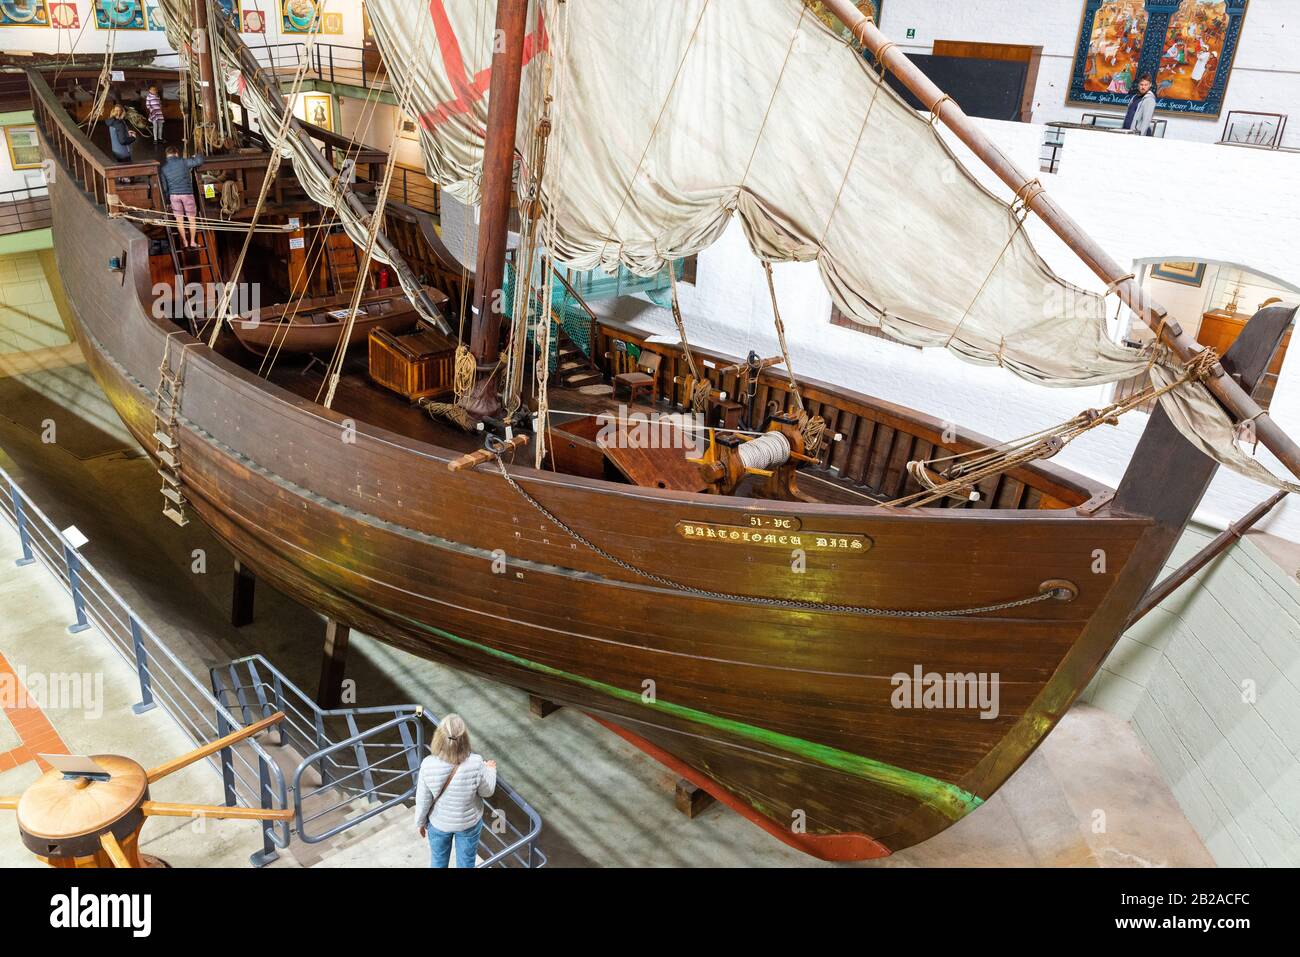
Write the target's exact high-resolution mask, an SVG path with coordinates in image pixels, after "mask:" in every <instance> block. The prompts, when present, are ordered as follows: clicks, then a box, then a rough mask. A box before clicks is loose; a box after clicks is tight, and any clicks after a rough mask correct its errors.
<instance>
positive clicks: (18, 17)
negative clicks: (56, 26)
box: [0, 0, 50, 27]
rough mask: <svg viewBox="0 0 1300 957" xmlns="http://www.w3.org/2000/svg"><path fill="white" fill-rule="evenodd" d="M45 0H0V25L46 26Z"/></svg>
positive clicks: (47, 18)
mask: <svg viewBox="0 0 1300 957" xmlns="http://www.w3.org/2000/svg"><path fill="white" fill-rule="evenodd" d="M49 25H50V11H49V10H48V9H46V6H45V0H0V27H48V26H49Z"/></svg>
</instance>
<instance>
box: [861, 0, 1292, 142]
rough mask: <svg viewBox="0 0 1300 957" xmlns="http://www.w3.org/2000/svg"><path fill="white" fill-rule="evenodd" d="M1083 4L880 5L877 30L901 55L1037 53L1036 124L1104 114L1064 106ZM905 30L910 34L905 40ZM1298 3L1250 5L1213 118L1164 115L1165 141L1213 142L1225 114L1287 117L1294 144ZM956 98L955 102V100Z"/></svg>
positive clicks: (1278, 0)
mask: <svg viewBox="0 0 1300 957" xmlns="http://www.w3.org/2000/svg"><path fill="white" fill-rule="evenodd" d="M1083 9H1084V0H961V2H959V3H954V2H953V0H886V2H885V5H884V10H883V12H882V14H881V24H880V26H881V30H882V31H883V32H884V33H885V34H886V35H887V36H888V37H889V38H890V39H891V40H894V41H896V42H897V43H899V45H900V46H901V47H902V49H903V50H904V52H908V51H910V52H915V53H929V52H931V50H933V48H934V41H935V40H978V41H982V42H985V43H1019V44H1028V45H1030V46H1041V47H1042V48H1043V60H1042V65H1041V67H1040V69H1039V76H1038V86H1037V87H1036V88H1035V91H1034V122H1036V123H1051V122H1053V121H1055V120H1072V121H1077V120H1078V119H1079V118H1080V117H1081V116H1082V115H1083V114H1084V113H1105V112H1110V111H1113V110H1115V108H1114V107H1111V108H1110V109H1109V110H1108V109H1106V108H1101V107H1097V106H1093V105H1087V106H1082V107H1080V106H1072V105H1067V104H1066V97H1067V95H1068V94H1069V89H1070V72H1071V70H1072V68H1073V64H1074V49H1075V44H1076V42H1077V41H1078V37H1079V27H1080V24H1081V22H1082V18H1083ZM908 29H915V30H916V37H915V38H913V39H910V40H909V39H906V36H907V31H908ZM1298 41H1300V0H1264V2H1262V3H1261V2H1259V0H1255V2H1254V3H1252V4H1250V9H1249V10H1248V12H1247V14H1246V21H1245V24H1244V26H1243V29H1242V35H1241V42H1240V44H1239V45H1238V47H1237V57H1236V61H1235V64H1234V67H1233V71H1232V77H1231V79H1230V80H1229V82H1228V92H1227V96H1226V97H1225V99H1224V102H1223V116H1222V117H1221V118H1219V119H1194V118H1189V117H1184V116H1173V115H1169V116H1166V115H1165V114H1159V115H1160V116H1161V117H1163V118H1165V119H1167V120H1168V121H1169V131H1168V133H1167V135H1168V136H1172V137H1176V138H1178V139H1188V140H1199V141H1202V142H1215V141H1217V140H1218V139H1219V135H1220V132H1221V131H1222V129H1223V120H1225V119H1226V118H1227V114H1228V111H1229V110H1258V111H1261V112H1268V113H1291V114H1294V115H1293V119H1294V121H1295V123H1294V124H1293V125H1292V129H1291V132H1290V134H1289V135H1288V137H1287V139H1286V145H1290V146H1300V70H1298V69H1297V64H1296V58H1295V45H1296V43H1297V42H1298ZM958 100H960V97H958Z"/></svg>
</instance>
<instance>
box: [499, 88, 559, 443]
mask: <svg viewBox="0 0 1300 957" xmlns="http://www.w3.org/2000/svg"><path fill="white" fill-rule="evenodd" d="M550 83H551V77H550V74H549V71H548V74H547V76H546V78H545V80H544V81H543V91H542V107H541V116H540V117H539V118H538V121H537V123H536V124H535V126H534V127H533V135H532V138H531V140H530V142H529V150H528V155H529V157H531V159H532V163H531V164H530V168H529V173H530V175H529V177H528V180H529V183H528V195H527V197H525V198H524V201H523V202H521V204H520V205H521V207H522V208H521V210H520V212H521V213H522V215H523V219H524V222H523V224H522V230H521V236H520V241H519V249H518V251H517V252H516V254H515V263H516V268H515V286H514V304H513V309H514V314H513V317H512V318H513V320H514V321H513V322H511V324H510V342H509V345H508V347H507V349H506V352H507V360H506V375H505V382H504V383H503V388H502V392H503V394H504V400H505V401H504V409H505V413H506V417H507V418H513V417H514V415H515V413H517V412H518V411H519V408H520V406H521V405H522V403H523V395H522V390H523V367H524V358H525V356H526V354H527V344H528V326H529V318H530V316H531V315H532V310H533V308H534V307H535V302H534V296H533V271H534V267H535V265H536V263H537V247H538V240H539V237H538V227H539V225H540V224H541V220H542V216H543V210H542V182H543V180H544V179H545V176H546V154H547V143H548V141H549V139H550V135H551V117H550V107H551V96H550ZM537 308H538V312H539V313H540V314H541V316H542V319H541V321H544V322H546V323H547V324H548V325H549V323H550V321H551V303H550V302H549V301H547V302H545V303H543V304H541V305H540V306H539V307H537ZM534 341H536V337H534ZM549 358H550V357H549V355H548V356H547V361H549Z"/></svg>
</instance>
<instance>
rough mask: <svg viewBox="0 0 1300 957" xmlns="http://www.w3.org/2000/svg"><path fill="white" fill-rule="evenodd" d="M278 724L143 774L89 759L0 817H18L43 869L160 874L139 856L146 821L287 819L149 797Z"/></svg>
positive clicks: (110, 759)
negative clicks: (164, 783) (88, 764)
mask: <svg viewBox="0 0 1300 957" xmlns="http://www.w3.org/2000/svg"><path fill="white" fill-rule="evenodd" d="M283 718H284V712H277V713H276V714H273V715H271V716H270V717H267V718H264V719H262V720H261V721H258V722H256V723H255V724H250V725H249V726H248V727H246V728H241V729H240V730H238V731H236V732H234V733H232V734H228V735H226V736H225V737H222V738H218V739H217V740H215V741H212V742H209V743H208V744H205V745H204V746H203V747H201V748H196V749H195V750H193V751H190V752H188V753H187V754H183V755H181V756H180V757H178V758H173V759H172V760H171V761H167V762H166V763H164V764H160V765H158V767H156V768H154V769H152V770H150V771H146V770H145V769H144V768H143V767H141V766H140V765H139V764H137V763H136V762H135V761H132V760H131V759H130V758H124V757H122V756H121V755H117V754H96V755H93V756H92V761H93V767H94V770H86V771H84V772H81V771H79V772H72V773H65V772H63V771H59V770H58V769H55V768H51V769H50V770H48V771H46V772H45V773H44V774H43V775H41V776H40V777H39V778H37V779H36V781H34V782H33V783H32V784H31V785H30V786H29V787H28V788H27V790H26V791H24V792H23V793H22V795H21V796H19V797H0V810H13V811H17V812H18V832H19V834H20V835H21V836H22V840H23V844H25V845H26V846H27V849H28V850H30V851H31V852H32V853H33V854H35V855H36V856H37V857H38V858H39V859H40V860H42V861H44V862H45V863H46V864H49V865H50V866H51V867H166V866H167V865H166V863H165V862H163V861H161V860H159V859H158V858H156V857H152V856H151V855H148V854H141V853H140V830H141V828H143V827H144V822H145V820H146V819H148V818H150V817H189V818H193V817H203V818H209V817H210V818H234V819H239V820H251V821H288V820H290V819H292V817H293V811H292V809H288V808H286V809H282V810H272V809H268V808H245V807H220V806H216V805H207V804H168V803H164V802H161V801H153V800H150V797H149V785H151V784H153V783H154V782H155V781H159V780H161V779H162V778H165V777H167V775H169V774H171V773H172V772H174V771H179V770H180V769H181V768H185V767H188V766H189V765H191V764H193V763H194V762H196V761H201V760H203V759H204V758H206V757H208V756H209V755H211V754H215V753H217V752H218V751H221V750H222V749H224V748H228V747H230V746H232V745H234V744H237V743H238V742H240V741H243V740H245V739H246V738H251V737H252V736H253V735H255V734H257V733H259V732H261V731H264V730H266V729H267V728H269V727H271V725H273V724H276V723H277V722H279V721H281V720H282V719H283Z"/></svg>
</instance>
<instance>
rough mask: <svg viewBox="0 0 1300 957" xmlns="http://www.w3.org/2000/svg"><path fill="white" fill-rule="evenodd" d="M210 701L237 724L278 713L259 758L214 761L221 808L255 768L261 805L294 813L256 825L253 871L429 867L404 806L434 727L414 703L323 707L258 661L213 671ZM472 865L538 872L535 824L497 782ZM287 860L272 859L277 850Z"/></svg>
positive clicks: (235, 751) (236, 755) (410, 803)
mask: <svg viewBox="0 0 1300 957" xmlns="http://www.w3.org/2000/svg"><path fill="white" fill-rule="evenodd" d="M210 678H211V683H212V693H213V697H215V698H216V700H217V701H218V702H219V703H220V704H222V705H223V706H224V707H225V708H226V709H227V710H228V711H229V713H230V714H231V715H232V716H233V717H235V718H237V719H238V720H239V721H240V722H242V723H243V724H244V725H247V724H250V723H252V722H254V721H258V720H260V719H261V718H263V717H266V716H269V715H272V714H275V713H276V712H283V713H284V715H285V718H284V720H282V721H281V722H279V724H277V725H276V726H275V729H274V730H272V731H268V732H266V733H265V734H264V735H263V736H262V738H260V739H259V741H258V746H259V747H260V749H261V753H262V754H264V755H267V756H269V761H268V760H267V759H266V758H262V757H259V756H258V755H255V754H251V752H250V753H247V754H246V753H241V751H240V747H239V746H236V747H234V748H229V749H227V751H223V752H222V753H221V767H222V777H223V780H224V781H225V784H226V798H227V802H228V803H232V802H234V801H236V800H237V799H238V797H239V796H238V795H237V794H236V793H235V781H236V779H240V780H243V779H246V778H248V777H250V774H249V773H248V772H251V771H253V769H254V768H256V771H255V772H254V773H255V776H256V777H257V779H258V780H259V788H258V790H259V791H260V798H261V803H262V806H263V807H278V808H292V809H293V810H294V812H295V813H294V820H293V822H292V824H291V825H290V824H284V823H280V824H271V823H268V824H265V825H263V849H262V851H261V852H259V853H258V854H256V855H254V863H255V864H258V865H259V866H260V865H263V864H270V863H272V862H273V861H276V860H277V859H279V860H280V861H281V862H282V863H281V864H280V866H299V867H351V866H367V867H376V866H378V867H427V866H428V859H429V850H428V846H427V844H425V843H424V842H423V841H421V840H420V839H419V837H418V836H417V835H416V833H415V828H414V824H413V821H412V813H411V812H412V809H413V808H414V806H415V789H416V779H417V775H418V774H419V769H420V762H421V761H423V759H424V758H425V757H426V756H427V755H428V753H429V750H428V746H427V744H426V742H427V741H428V740H430V739H432V737H433V731H434V729H435V728H436V727H437V722H436V719H434V718H433V717H432V716H431V715H429V714H428V712H426V711H425V710H424V708H422V707H421V706H419V705H395V706H384V707H369V708H341V709H333V710H327V709H322V708H320V707H319V706H317V705H316V703H315V702H314V701H312V700H311V699H310V698H308V697H307V695H306V694H304V693H303V692H302V691H301V690H300V689H299V688H298V687H297V686H296V685H294V684H293V683H292V682H291V681H289V679H288V678H286V677H285V676H284V675H283V674H281V673H280V672H279V671H277V670H276V669H275V668H274V666H272V665H271V664H270V662H268V661H267V660H266V659H265V658H263V657H262V656H261V655H252V656H249V657H246V658H239V659H236V660H235V661H231V662H228V663H226V664H224V665H221V666H219V667H215V668H212V669H211V670H210ZM483 813H484V818H485V823H484V827H483V833H482V837H481V838H480V844H479V866H480V867H540V866H543V865H544V864H545V863H546V857H545V855H544V854H543V853H542V852H541V851H540V850H539V849H538V848H537V847H536V841H537V835H538V833H539V831H540V830H541V819H540V818H539V817H538V816H537V812H536V811H534V810H533V809H532V808H531V807H529V805H528V804H527V803H526V802H525V801H524V800H523V799H522V798H521V797H519V795H518V794H517V793H515V791H514V790H513V789H512V788H511V787H510V786H509V785H508V784H506V783H505V782H503V781H501V780H500V778H498V779H497V790H496V793H495V794H494V795H493V796H492V798H491V799H490V800H488V801H484V807H483ZM281 850H283V851H286V853H287V857H286V858H279V854H278V852H279V851H281Z"/></svg>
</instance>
